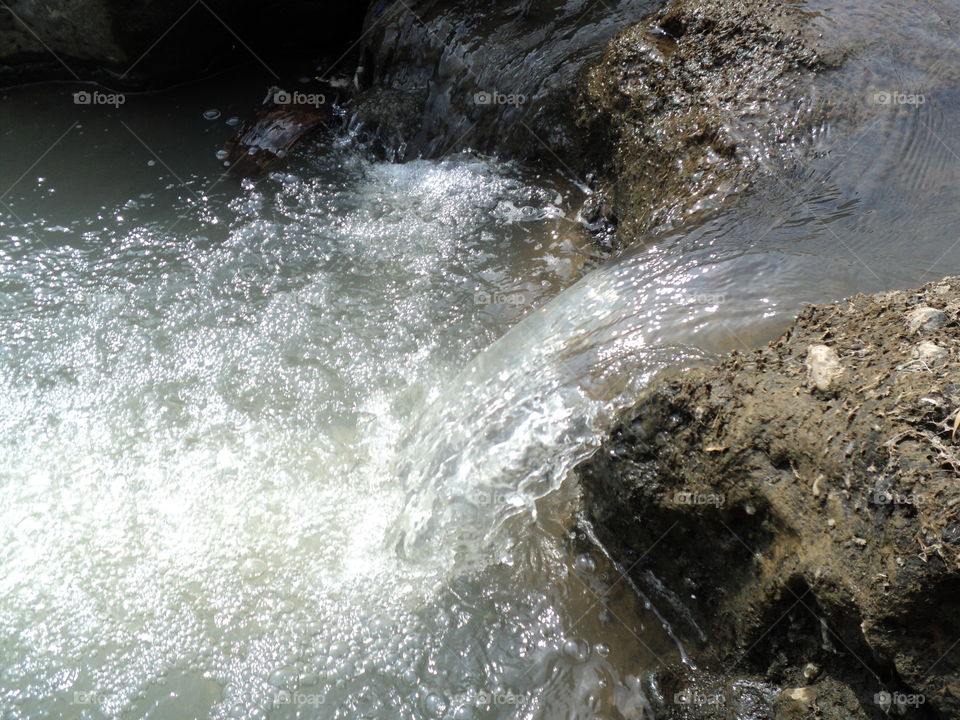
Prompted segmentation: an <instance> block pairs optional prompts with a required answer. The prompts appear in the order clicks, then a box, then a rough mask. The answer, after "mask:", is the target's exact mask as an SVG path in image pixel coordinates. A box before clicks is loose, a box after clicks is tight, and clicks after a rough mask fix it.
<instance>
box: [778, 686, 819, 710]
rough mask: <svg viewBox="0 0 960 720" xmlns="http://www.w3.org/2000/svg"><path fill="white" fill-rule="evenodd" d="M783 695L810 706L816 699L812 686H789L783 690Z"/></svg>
mask: <svg viewBox="0 0 960 720" xmlns="http://www.w3.org/2000/svg"><path fill="white" fill-rule="evenodd" d="M783 695H784V697H786V698H787V699H788V700H793V701H794V702H797V703H800V704H802V705H806V706H807V707H810V706H812V705H813V703H814V701H815V700H816V699H817V692H816V690H814V689H813V688H812V687H802V688H790V689H789V690H784V691H783Z"/></svg>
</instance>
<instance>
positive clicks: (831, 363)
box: [807, 345, 843, 391]
mask: <svg viewBox="0 0 960 720" xmlns="http://www.w3.org/2000/svg"><path fill="white" fill-rule="evenodd" d="M841 373H843V366H842V365H841V364H840V357H839V356H838V355H837V353H836V351H835V350H833V349H832V348H829V347H827V346H826V345H811V346H810V347H808V348H807V381H808V383H809V384H810V385H812V386H813V387H815V388H816V389H817V390H822V391H826V390H829V389H830V385H831V384H833V381H834V380H835V379H836V378H837V376H839V375H840V374H841Z"/></svg>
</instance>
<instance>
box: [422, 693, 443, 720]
mask: <svg viewBox="0 0 960 720" xmlns="http://www.w3.org/2000/svg"><path fill="white" fill-rule="evenodd" d="M423 709H424V711H425V712H426V713H427V714H428V715H430V716H432V717H437V718H438V717H443V713H444V712H445V711H446V709H447V699H446V698H445V697H443V695H437V694H436V693H430V694H429V695H427V697H425V698H424V700H423Z"/></svg>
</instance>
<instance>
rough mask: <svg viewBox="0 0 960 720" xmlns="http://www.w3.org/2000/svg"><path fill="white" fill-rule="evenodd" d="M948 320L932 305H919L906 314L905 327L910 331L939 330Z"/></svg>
mask: <svg viewBox="0 0 960 720" xmlns="http://www.w3.org/2000/svg"><path fill="white" fill-rule="evenodd" d="M948 322H949V319H948V318H947V316H946V314H945V313H944V312H943V311H941V310H937V309H936V308H932V307H919V308H917V309H916V310H912V311H911V312H910V314H909V315H907V327H908V328H910V332H912V333H917V332H932V331H934V330H939V329H940V328H942V327H943V326H944V325H946V324H947V323H948Z"/></svg>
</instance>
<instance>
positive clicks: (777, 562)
mask: <svg viewBox="0 0 960 720" xmlns="http://www.w3.org/2000/svg"><path fill="white" fill-rule="evenodd" d="M958 413H960V279H957V278H952V279H948V280H944V281H940V282H935V283H932V284H930V285H926V286H924V287H923V288H922V289H920V290H917V291H911V292H890V293H885V294H881V295H874V296H863V295H861V296H856V297H854V298H853V299H851V300H849V301H844V302H840V303H837V304H828V305H823V306H816V307H810V308H808V309H807V310H805V311H804V312H803V313H801V315H800V316H799V318H798V319H797V320H796V322H795V323H794V324H793V326H792V327H791V328H790V329H789V331H788V332H786V333H785V334H784V335H783V336H782V337H781V338H779V339H778V340H777V341H775V342H773V343H771V344H770V345H768V346H766V347H764V348H762V349H760V350H757V351H755V352H750V353H736V354H733V355H732V356H729V357H727V358H726V359H724V360H723V361H722V362H720V363H719V364H717V365H716V366H714V367H707V368H702V369H696V370H693V371H690V372H688V373H686V374H683V375H680V376H678V377H675V378H672V379H668V380H665V381H663V382H660V383H659V384H657V385H655V386H654V387H653V388H652V389H651V391H650V393H649V395H648V396H647V397H646V398H645V399H643V400H642V401H641V402H640V403H639V404H638V405H637V406H636V408H635V409H634V410H633V411H632V412H631V414H630V415H629V419H628V420H627V421H625V422H624V423H623V424H622V425H621V426H620V427H619V428H617V429H616V431H615V432H614V433H613V434H612V435H611V436H610V438H609V440H607V441H606V443H605V445H604V446H603V447H602V448H601V450H600V451H598V452H597V454H596V455H595V456H594V457H593V458H592V459H591V460H589V461H587V462H586V463H585V464H583V465H582V466H581V468H580V469H579V475H580V478H581V480H582V486H583V491H584V496H585V507H584V516H585V519H586V521H587V522H589V523H590V524H592V525H593V526H594V527H595V529H596V532H597V533H598V535H599V537H600V538H601V540H602V541H603V542H604V543H605V544H606V545H607V546H608V547H609V548H610V549H611V550H612V551H613V553H614V554H615V556H616V557H617V558H618V560H619V561H620V562H621V563H622V566H623V567H624V568H626V569H628V571H629V577H630V578H631V579H632V580H633V581H635V582H636V584H637V586H638V587H639V588H640V589H641V590H642V591H643V592H645V593H646V594H647V595H648V596H649V597H650V598H651V599H653V600H654V602H655V604H656V605H658V606H659V607H660V608H661V609H662V610H663V611H664V612H666V613H667V615H668V616H669V617H670V620H671V621H672V623H673V626H674V629H675V630H676V631H677V632H678V633H679V634H680V635H681V637H682V638H683V640H684V642H685V643H686V644H687V647H688V649H689V651H690V652H691V655H692V656H693V658H694V660H695V662H696V663H697V664H698V665H699V666H700V668H701V672H698V673H692V674H689V675H688V674H687V673H686V672H684V671H680V670H678V669H677V668H672V669H671V668H666V669H663V671H662V672H661V676H660V679H659V682H660V683H661V688H660V689H661V692H660V695H661V697H662V699H663V707H662V708H661V710H662V711H663V712H664V717H677V718H680V717H683V718H688V717H689V718H715V717H716V718H720V717H723V718H732V717H742V716H743V715H742V714H741V715H737V714H736V713H737V712H738V711H737V709H736V708H737V707H738V703H740V705H741V706H742V702H741V700H742V697H741V696H743V695H744V692H746V695H747V696H749V697H750V698H753V699H752V700H751V701H750V702H753V703H754V704H755V705H756V711H755V712H754V713H753V714H747V715H746V716H747V717H756V718H766V717H769V718H793V717H802V718H814V717H818V718H819V717H823V718H837V719H838V720H839V719H840V718H880V717H886V716H887V715H888V714H893V715H895V716H900V715H902V716H906V717H937V718H953V717H957V715H958V713H960V645H958V644H957V641H958V638H960V615H958V614H957V612H956V608H957V598H958V597H960V483H958V472H960V438H958V437H957V436H958V434H960V431H958V428H960V419H958V418H960V414H958ZM692 678H695V680H694V679H692ZM747 690H749V692H747ZM738 698H740V699H739V700H738ZM891 704H892V708H891ZM741 710H742V707H741Z"/></svg>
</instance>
